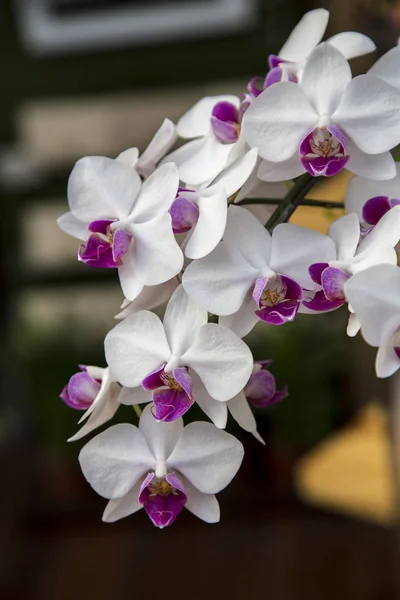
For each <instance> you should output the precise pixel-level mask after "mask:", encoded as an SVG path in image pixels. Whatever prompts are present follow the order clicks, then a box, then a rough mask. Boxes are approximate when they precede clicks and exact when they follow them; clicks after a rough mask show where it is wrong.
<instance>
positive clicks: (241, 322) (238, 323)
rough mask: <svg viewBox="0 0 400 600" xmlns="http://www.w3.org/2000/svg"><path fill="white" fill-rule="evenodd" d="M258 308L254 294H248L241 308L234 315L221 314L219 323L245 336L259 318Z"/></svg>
mask: <svg viewBox="0 0 400 600" xmlns="http://www.w3.org/2000/svg"><path fill="white" fill-rule="evenodd" d="M256 310H257V305H256V303H255V302H254V300H253V296H252V295H251V294H247V295H246V297H245V299H244V301H243V304H242V306H241V307H240V308H239V310H238V311H237V312H235V313H234V314H232V315H226V316H221V317H220V318H219V319H218V323H219V324H220V325H222V326H223V327H227V328H228V329H230V330H231V331H233V333H236V335H238V336H239V337H241V338H243V337H244V336H245V335H247V334H248V333H250V331H251V330H252V329H253V327H254V325H256V323H257V322H258V320H259V319H258V317H257V315H256Z"/></svg>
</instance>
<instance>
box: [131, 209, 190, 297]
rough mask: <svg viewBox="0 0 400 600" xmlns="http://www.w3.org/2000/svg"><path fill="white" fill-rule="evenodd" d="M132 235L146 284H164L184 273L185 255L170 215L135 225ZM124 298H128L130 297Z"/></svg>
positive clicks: (137, 262) (133, 225)
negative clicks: (176, 236)
mask: <svg viewBox="0 0 400 600" xmlns="http://www.w3.org/2000/svg"><path fill="white" fill-rule="evenodd" d="M130 232H131V233H132V235H133V246H134V252H135V261H136V262H135V267H136V270H137V271H138V272H139V273H141V274H142V277H143V281H144V284H145V285H158V284H160V283H164V282H165V281H168V280H169V279H171V278H172V277H175V275H177V274H178V273H179V272H180V271H181V269H182V266H183V254H182V250H181V249H180V247H179V245H178V243H177V241H176V239H175V236H174V233H173V231H172V225H171V215H170V214H169V213H165V214H160V215H159V216H158V217H155V218H154V219H153V220H152V221H147V222H146V223H140V224H137V223H135V224H132V225H131V227H130ZM123 261H124V259H123ZM125 296H126V297H127V298H129V296H128V294H125ZM131 299H132V300H134V298H131Z"/></svg>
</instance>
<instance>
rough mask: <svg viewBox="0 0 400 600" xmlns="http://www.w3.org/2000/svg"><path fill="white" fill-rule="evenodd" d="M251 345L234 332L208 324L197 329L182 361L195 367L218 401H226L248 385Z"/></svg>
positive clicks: (206, 386) (209, 391)
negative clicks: (249, 346)
mask: <svg viewBox="0 0 400 600" xmlns="http://www.w3.org/2000/svg"><path fill="white" fill-rule="evenodd" d="M252 361H253V357H252V354H251V352H250V349H249V348H248V346H247V345H246V344H245V343H244V342H243V341H242V340H241V339H240V338H239V337H238V336H237V335H235V334H234V333H232V331H230V330H229V329H226V328H225V327H222V326H221V325H216V324H215V323H207V324H206V325H203V327H201V329H199V330H198V332H197V335H196V338H195V340H194V342H193V344H192V345H191V347H190V348H189V350H188V351H187V352H186V353H185V354H184V355H183V356H182V362H183V364H185V365H187V366H188V367H190V368H192V369H193V370H194V371H196V373H197V374H198V376H199V377H200V379H201V380H202V382H203V383H204V385H205V388H206V390H207V391H208V393H209V394H210V396H212V397H213V398H215V399H216V400H220V401H226V400H229V399H230V398H232V397H233V396H235V395H236V394H237V393H238V392H239V391H240V390H241V389H243V387H244V386H245V385H246V383H247V381H248V379H249V377H250V375H251V371H252V368H253V362H252Z"/></svg>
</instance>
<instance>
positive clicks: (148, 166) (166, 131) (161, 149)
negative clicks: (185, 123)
mask: <svg viewBox="0 0 400 600" xmlns="http://www.w3.org/2000/svg"><path fill="white" fill-rule="evenodd" d="M176 138H177V133H176V126H175V124H174V123H173V122H172V121H170V120H169V119H164V121H163V123H162V125H161V127H160V129H159V130H158V131H157V132H156V133H155V135H154V137H153V139H152V140H151V142H150V144H149V145H148V146H147V148H146V150H145V151H144V152H143V154H142V156H141V157H140V158H139V160H138V162H137V165H136V169H137V171H138V172H139V173H140V174H141V175H143V176H144V177H148V176H149V175H150V174H151V173H152V172H153V171H154V169H155V167H156V165H157V163H158V162H159V161H160V160H161V159H162V158H163V157H164V156H165V154H166V153H167V152H168V151H169V150H170V148H172V146H173V145H174V143H175V141H176Z"/></svg>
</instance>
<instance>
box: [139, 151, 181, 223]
mask: <svg viewBox="0 0 400 600" xmlns="http://www.w3.org/2000/svg"><path fill="white" fill-rule="evenodd" d="M178 186H179V175H178V169H177V167H176V165H174V164H173V163H165V164H163V165H161V167H158V169H156V170H155V171H154V173H152V175H150V177H149V178H148V179H146V181H145V182H144V183H143V185H142V189H141V190H140V194H139V196H138V198H137V199H136V202H135V205H134V207H133V211H132V218H134V220H135V222H136V223H143V222H144V221H151V220H152V219H154V218H155V217H157V216H158V215H159V214H160V213H162V212H167V210H168V209H169V208H170V206H171V204H172V203H173V201H174V200H175V196H176V193H177V191H178Z"/></svg>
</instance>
